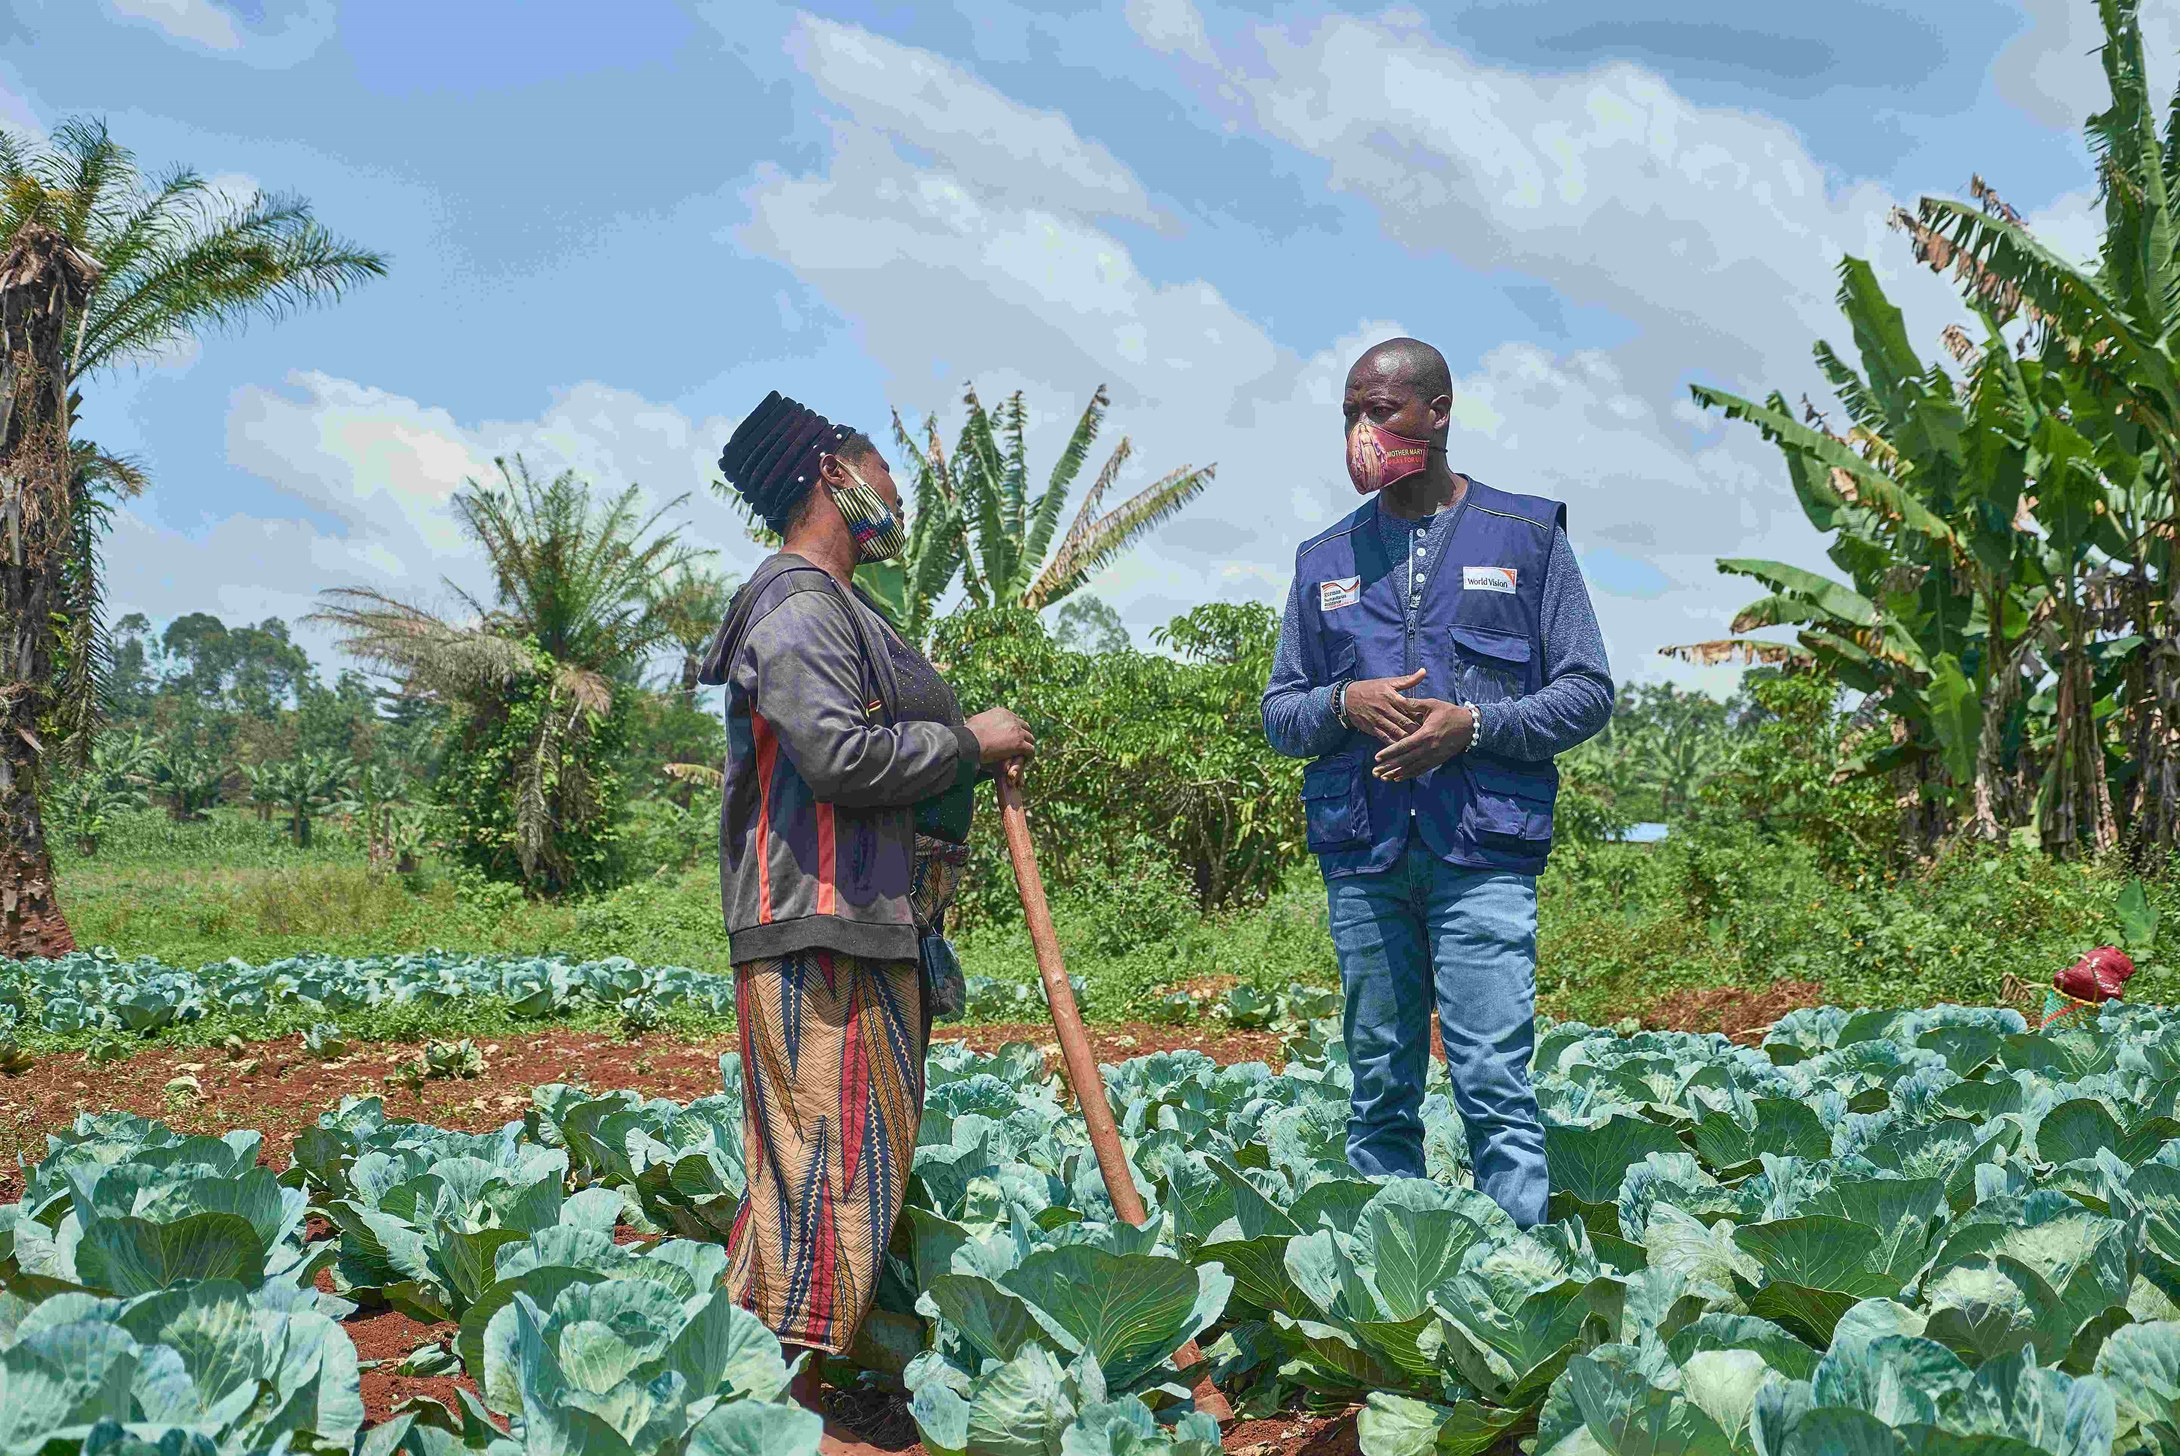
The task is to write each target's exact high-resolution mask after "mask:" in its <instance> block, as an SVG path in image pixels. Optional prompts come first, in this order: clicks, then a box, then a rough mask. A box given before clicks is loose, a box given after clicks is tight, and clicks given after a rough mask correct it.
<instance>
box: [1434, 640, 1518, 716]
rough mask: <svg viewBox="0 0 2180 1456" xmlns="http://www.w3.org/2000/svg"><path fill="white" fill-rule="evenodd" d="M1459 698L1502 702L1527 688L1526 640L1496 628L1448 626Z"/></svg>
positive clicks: (1474, 701)
mask: <svg viewBox="0 0 2180 1456" xmlns="http://www.w3.org/2000/svg"><path fill="white" fill-rule="evenodd" d="M1446 633H1447V635H1448V636H1450V637H1451V638H1452V639H1453V670H1454V691H1455V692H1456V693H1458V694H1459V695H1460V697H1459V699H1458V701H1464V702H1470V703H1502V702H1505V701H1507V700H1508V699H1509V698H1518V697H1520V696H1521V695H1522V694H1523V693H1526V692H1527V691H1529V662H1530V657H1531V653H1530V650H1529V639H1528V638H1527V637H1524V636H1522V635H1521V634H1519V633H1517V632H1501V631H1499V630H1498V629H1497V628H1495V627H1464V626H1454V627H1448V628H1447V629H1446Z"/></svg>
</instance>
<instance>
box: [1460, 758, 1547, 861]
mask: <svg viewBox="0 0 2180 1456" xmlns="http://www.w3.org/2000/svg"><path fill="white" fill-rule="evenodd" d="M1454 762H1456V763H1458V764H1460V765H1461V770H1462V772H1463V773H1464V774H1466V775H1467V777H1468V786H1469V800H1468V811H1467V812H1466V813H1465V814H1464V815H1462V822H1463V824H1464V825H1465V826H1466V827H1467V829H1468V830H1469V832H1470V833H1472V834H1474V835H1475V836H1476V837H1477V839H1479V840H1482V841H1483V842H1485V843H1494V842H1495V843H1500V844H1507V845H1510V846H1512V845H1518V846H1521V847H1523V848H1525V849H1528V850H1532V851H1534V852H1535V853H1538V854H1542V853H1543V852H1544V851H1545V850H1546V849H1547V848H1549V847H1550V845H1551V842H1552V801H1553V800H1554V799H1555V798H1556V797H1557V790H1558V784H1557V783H1556V782H1555V780H1553V779H1551V778H1546V777H1544V776H1542V775H1539V774H1527V773H1519V772H1516V771H1515V770H1513V769H1507V768H1501V767H1499V766H1498V765H1497V764H1494V763H1485V762H1482V761H1481V760H1477V759H1472V758H1469V757H1467V756H1465V755H1464V756H1463V757H1461V758H1457V759H1455V760H1454Z"/></svg>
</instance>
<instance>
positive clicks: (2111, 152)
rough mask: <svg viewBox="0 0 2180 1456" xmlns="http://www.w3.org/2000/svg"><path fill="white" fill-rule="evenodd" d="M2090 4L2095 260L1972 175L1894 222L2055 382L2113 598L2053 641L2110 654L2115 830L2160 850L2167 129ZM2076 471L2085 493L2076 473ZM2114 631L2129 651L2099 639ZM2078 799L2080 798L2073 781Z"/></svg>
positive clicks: (2174, 385)
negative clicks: (2101, 81) (2057, 239)
mask: <svg viewBox="0 0 2180 1456" xmlns="http://www.w3.org/2000/svg"><path fill="white" fill-rule="evenodd" d="M2099 10H2100V14H2101V17H2102V20H2103V23H2104V29H2105V44H2104V47H2103V50H2102V58H2103V65H2104V72H2105V79H2106V81H2107V83H2108V85H2109V88H2110V92H2111V104H2110V106H2109V107H2108V108H2107V109H2106V110H2104V111H2102V112H2099V113H2098V114H2097V115H2095V116H2093V117H2091V118H2090V120H2089V133H2090V141H2091V144H2092V146H2093V148H2094V150H2095V151H2096V153H2097V155H2098V161H2099V174H2100V184H2101V191H2102V195H2103V204H2104V232H2103V236H2102V239H2101V242H2100V244H2099V248H2098V254H2097V259H2096V261H2095V263H2094V264H2092V265H2090V266H2087V267H2084V266H2081V265H2078V264H2076V263H2074V262H2073V261H2071V260H2069V259H2067V258H2065V257H2063V256H2061V255H2060V254H2058V253H2057V252H2055V251H2054V250H2052V249H2051V248H2050V247H2048V246H2046V245H2045V244H2044V243H2043V242H2042V241H2040V240H2039V239H2038V238H2037V237H2036V236H2035V235H2034V234H2033V233H2032V232H2031V231H2030V230H2029V229H2028V228H2027V227H2026V226H2025V225H2024V224H2023V222H2022V220H2021V218H2020V216H2019V214H2017V213H2015V212H2014V211H2013V210H2012V209H2011V208H2008V207H2006V206H2004V204H2003V203H1999V202H1997V200H1996V199H1995V197H1994V196H1993V195H1992V194H1991V193H1990V191H1989V189H1988V188H1986V187H1984V186H1983V185H1982V184H1981V182H1980V179H1979V181H1978V183H1977V186H1976V189H1975V191H1976V194H1977V195H1976V198H1975V200H1974V201H1973V202H1963V201H1958V200H1954V199H1949V198H1924V199H1923V200H1922V202H1921V203H1920V204H1919V205H1918V207H1917V210H1916V214H1915V215H1914V216H1913V217H1906V216H1904V215H1903V216H1902V217H1901V218H1900V219H1899V220H1900V221H1901V222H1902V224H1903V225H1904V226H1905V227H1907V228H1908V230H1909V231H1910V232H1911V233H1912V234H1913V235H1914V237H1915V240H1916V245H1917V251H1918V254H1919V256H1920V257H1921V258H1922V259H1923V261H1924V262H1926V263H1927V264H1929V265H1930V266H1931V267H1933V268H1936V269H1947V268H1950V269H1951V270H1952V271H1953V272H1954V273H1955V275H1956V276H1957V277H1958V278H1959V279H1960V280H1961V281H1962V284H1963V286H1964V288H1965V289H1966V290H1967V291H1968V292H1969V293H1970V294H1971V295H1973V296H1974V297H1976V298H1978V299H1979V300H1982V301H1984V302H1986V303H1988V304H1989V305H1990V306H1992V307H1993V308H1994V309H1995V310H1996V311H1998V312H1999V313H2000V314H2001V315H2002V316H2010V315H2014V314H2018V315H2020V316H2022V317H2025V318H2026V319H2027V320H2028V322H2029V323H2030V325H2031V329H2032V334H2033V336H2034V337H2035V340H2036V342H2037V343H2038V344H2039V345H2040V346H2041V347H2040V354H2041V357H2042V360H2043V362H2044V363H2045V364H2046V365H2047V366H2048V367H2049V368H2051V369H2053V370H2059V371H2063V372H2064V373H2065V374H2066V375H2067V376H2068V378H2069V387H2068V389H2067V391H2066V393H2067V395H2068V397H2069V405H2070V408H2069V409H2068V411H2067V415H2066V420H2065V423H2066V425H2067V427H2068V428H2069V429H2071V430H2073V431H2075V432H2076V433H2077V434H2079V435H2080V436H2081V437H2082V439H2081V444H2082V445H2084V446H2086V447H2087V448H2078V447H2077V444H2076V442H2075V441H2073V440H2069V439H2064V438H2060V437H2058V436H2055V437H2054V438H2053V439H2052V440H2051V441H2050V443H2051V444H2052V445H2053V446H2054V447H2055V450H2056V452H2057V453H2056V454H2055V455H2054V456H2053V457H2052V459H2053V460H2054V461H2055V462H2056V463H2057V464H2058V466H2059V469H2060V470H2061V472H2062V474H2063V476H2064V478H2065V487H2064V489H2063V490H2062V492H2061V495H2062V496H2063V498H2064V501H2065V506H2064V509H2065V510H2067V511H2072V510H2073V509H2074V508H2075V506H2076V505H2077V504H2079V505H2080V506H2081V507H2082V508H2083V509H2087V510H2088V511H2089V512H2090V518H2089V519H2088V520H2087V522H2086V524H2087V525H2088V526H2089V527H2090V528H2091V529H2090V531H2089V532H2088V533H2087V534H2088V535H2093V536H2095V537H2096V538H2098V541H2097V543H2096V546H2097V549H2098V550H2099V551H2103V552H2108V553H2109V555H2110V556H2111V558H2112V562H2111V565H2112V568H2113V570H2114V571H2115V573H2116V576H2117V586H2118V590H2117V592H2116V593H2115V594H2114V595H2115V596H2116V598H2117V600H2116V603H2115V610H2113V611H2109V612H2090V611H2088V610H2087V607H2088V606H2090V605H2091V604H2090V603H2086V602H2084V603H2081V604H2080V605H2081V606H2082V607H2083V608H2084V610H2082V611H2080V612H2070V613H2068V614H2065V615H2067V616H2068V618H2069V621H2070V622H2071V626H2070V627H2069V628H2068V631H2069V633H2070V635H2071V633H2072V632H2073V631H2075V630H2081V631H2094V632H2096V633H2097V634H2098V635H2100V636H2102V637H2103V638H2104V639H2105V640H2106V642H2107V644H2108V646H2110V647H2111V648H2112V653H2111V655H2119V656H2121V657H2122V658H2123V662H2124V677H2123V681H2122V683H2121V685H2120V694H2119V701H2118V703H2117V710H2118V713H2119V715H2120V717H2121V719H2122V721H2123V723H2124V734H2125V739H2126V742H2127V743H2128V746H2129V747H2130V748H2131V750H2132V754H2131V756H2132V759H2133V772H2132V783H2131V792H2130V794H2129V796H2128V805H2127V807H2128V810H2129V820H2130V823H2129V829H2130V832H2131V833H2132V835H2133V836H2134V837H2135V838H2136V839H2137V840H2138V841H2139V842H2142V843H2146V844H2158V845H2170V844H2172V843H2174V842H2175V840H2176V838H2180V744H2176V742H2175V738H2176V733H2175V728H2176V726H2180V638H2176V631H2180V596H2176V595H2175V592H2176V583H2175V582H2174V579H2173V570H2172V568H2173V542H2174V539H2175V533H2176V529H2180V512H2176V508H2175V497H2174V483H2175V481H2176V480H2180V342H2176V332H2175V331H2176V330H2180V256H2176V253H2180V118H2176V120H2175V121H2173V122H2168V123H2167V124H2166V126H2165V127H2164V129H2163V131H2162V132H2161V131H2160V127H2159V118H2158V113H2157V107H2156V105H2155V103H2154V102H2153V100H2152V98H2151V96H2150V92H2149V86H2148V82H2147V75H2146V69H2145V66H2144V56H2143V44H2142V32H2141V26H2140V23H2139V16H2138V10H2139V5H2138V0H2100V5H2099ZM2091 462H2094V468H2095V469H2096V471H2097V474H2098V479H2097V480H2096V482H2095V487H2096V488H2095V489H2094V490H2092V489H2091V488H2090V484H2089V482H2088V481H2087V480H2086V477H2085V475H2084V472H2086V471H2087V470H2088V469H2090V468H2091ZM2039 519H2040V520H2041V519H2042V513H2040V514H2039ZM2077 544H2078V543H2077ZM2054 545H2055V547H2056V546H2057V545H2058V543H2057V542H2056V540H2055V541H2054ZM2059 549H2061V550H2062V552H2063V551H2064V549H2065V548H2059ZM2073 585H2075V584H2072V583H2070V584H2069V589H2070V590H2071V589H2072V586H2073ZM2129 628H2131V629H2132V630H2131V633H2129V632H2127V631H2126V630H2125V629H2129ZM2127 635H2132V636H2134V637H2137V638H2139V639H2140V640H2139V642H2138V643H2133V644H2124V643H2121V644H2118V645H2114V644H2115V639H2120V638H2123V637H2124V636H2127ZM2061 689H2062V691H2061V694H2060V696H2061V698H2062V699H2063V700H2064V707H2065V709H2066V711H2067V712H2071V713H2073V714H2074V715H2075V721H2076V725H2077V726H2076V727H2075V728H2074V729H2073V730H2072V731H2073V732H2074V733H2075V735H2076V736H2077V738H2078V737H2079V736H2080V735H2081V734H2082V733H2083V732H2084V731H2085V730H2083V729H2082V728H2081V727H2080V726H2079V723H2080V721H2081V715H2083V714H2087V713H2088V712H2090V705H2089V703H2088V702H2087V701H2086V700H2085V693H2086V692H2087V686H2086V684H2085V682H2083V681H2082V680H2081V679H2080V678H2079V675H2078V674H2077V677H2076V678H2075V679H2073V680H2069V679H2068V678H2067V676H2066V674H2065V673H2062V674H2061ZM2082 756H2083V758H2084V759H2085V760H2086V758H2087V757H2088V751H2087V748H2086V746H2084V747H2083V748H2082ZM2070 772H2071V770H2070ZM2084 772H2086V770H2084ZM2100 777H2101V769H2100ZM2077 792H2080V793H2085V794H2086V793H2087V792H2088V789H2087V784H2086V780H2084V781H2083V782H2082V783H2081V784H2080V785H2079V787H2078V790H2077ZM2100 792H2102V791H2101V790H2100ZM2091 797H2094V795H2092V796H2091ZM2062 807H2065V806H2062ZM2087 812H2088V815H2089V818H2088V821H2087V822H2086V826H2085V836H2086V837H2088V838H2090V839H2091V840H2092V841H2095V840H2096V839H2099V838H2101V837H2103V834H2104V831H2103V829H2102V827H2101V823H2100V816H2101V811H2099V810H2096V809H2095V808H2094V807H2093V806H2091V807H2090V808H2089V809H2088V811H2087ZM2067 817H2068V816H2067V815H2064V814H2062V815H2061V818H2062V819H2064V818H2067ZM2060 827H2064V826H2060Z"/></svg>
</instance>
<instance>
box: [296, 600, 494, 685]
mask: <svg viewBox="0 0 2180 1456" xmlns="http://www.w3.org/2000/svg"><path fill="white" fill-rule="evenodd" d="M321 599H322V600H323V601H324V602H325V606H323V607H322V608H321V609H320V610H318V611H316V612H313V613H311V614H310V616H309V617H308V618H306V619H305V620H307V621H312V622H321V623H324V624H325V625H327V626H329V627H331V628H333V629H334V631H336V632H337V633H339V634H340V635H341V649H342V650H343V651H344V652H346V653H348V654H349V655H350V656H351V657H354V658H356V659H357V660H358V661H360V662H363V663H365V664H366V665H368V666H370V667H373V668H376V669H378V670H379V671H381V672H385V673H387V674H389V675H391V676H394V677H398V678H400V679H402V680H403V681H404V682H405V683H406V684H407V685H408V686H409V689H410V691H412V692H421V693H424V694H427V695H430V696H433V697H439V698H444V699H449V700H453V701H457V702H461V701H467V700H470V699H472V698H474V697H477V696H480V695H496V694H498V693H500V692H503V691H504V690H505V689H506V688H507V687H509V686H510V685H512V684H513V683H515V682H517V681H519V680H521V679H522V678H523V677H525V676H527V675H528V674H529V673H531V672H532V671H534V670H535V659H534V656H533V654H532V652H531V649H530V648H529V647H528V645H527V644H525V643H523V642H521V641H519V640H517V639H515V638H511V637H505V636H502V635H500V634H499V633H496V632H490V631H486V630H483V629H482V628H479V627H463V626H457V625H455V624H453V623H450V622H447V621H444V620H442V619H441V618H439V617H437V616H434V615H433V614H432V613H430V612H427V611H425V610H424V609H423V608H421V607H415V606H411V605H409V604H408V603H406V602H402V601H397V600H395V599H394V598H392V597H389V596H387V595H386V594H385V593H383V592H379V591H374V590H372V589H371V588H369V587H336V588H333V589H332V590H329V591H327V592H324V593H322V594H321Z"/></svg>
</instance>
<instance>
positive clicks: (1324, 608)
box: [1317, 576, 1511, 612]
mask: <svg viewBox="0 0 2180 1456" xmlns="http://www.w3.org/2000/svg"><path fill="white" fill-rule="evenodd" d="M1509 590H1511V588H1509ZM1361 600H1362V578H1361V577H1359V576H1342V577H1337V578H1335V579H1333V580H1332V581H1321V582H1319V583H1317V610H1318V611H1320V612H1329V611H1332V610H1333V609H1334V608H1336V607H1352V606H1354V605H1355V603H1357V602H1359V601H1361Z"/></svg>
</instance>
